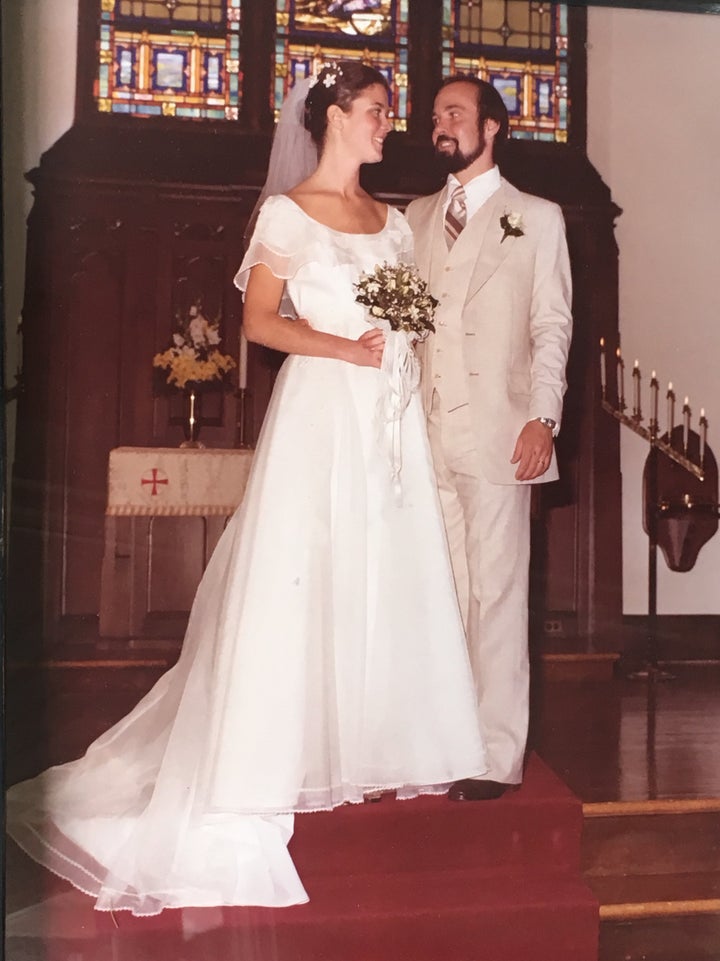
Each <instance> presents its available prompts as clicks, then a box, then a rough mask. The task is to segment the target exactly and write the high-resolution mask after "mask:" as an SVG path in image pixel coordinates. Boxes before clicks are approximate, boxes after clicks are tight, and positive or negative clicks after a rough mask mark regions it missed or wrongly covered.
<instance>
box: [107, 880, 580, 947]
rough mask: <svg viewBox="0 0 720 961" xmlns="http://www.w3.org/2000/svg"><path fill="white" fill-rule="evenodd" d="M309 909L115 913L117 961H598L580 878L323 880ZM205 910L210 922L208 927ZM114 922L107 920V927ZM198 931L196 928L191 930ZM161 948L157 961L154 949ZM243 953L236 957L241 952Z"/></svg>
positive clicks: (313, 890)
mask: <svg viewBox="0 0 720 961" xmlns="http://www.w3.org/2000/svg"><path fill="white" fill-rule="evenodd" d="M310 896H311V899H312V900H311V903H310V904H307V905H300V906H298V907H294V908H287V909H284V910H282V911H273V910H269V909H253V908H226V909H224V910H223V911H222V912H217V913H216V914H215V915H214V916H213V914H212V911H207V912H201V911H196V912H194V915H195V922H196V923H195V924H194V925H191V926H190V927H188V925H187V918H186V919H185V920H184V921H183V918H182V917H181V915H182V914H185V915H187V912H178V911H173V912H164V914H163V915H161V916H160V917H158V918H147V919H139V918H132V917H128V916H124V915H121V916H119V917H118V923H119V925H120V927H119V929H118V935H119V937H118V944H119V945H120V946H121V953H120V954H119V956H118V957H117V958H116V959H115V961H145V959H146V958H147V959H148V961H150V959H153V961H157V958H158V957H161V958H163V959H164V958H165V957H169V955H168V953H167V952H168V950H169V949H170V947H171V945H172V944H174V943H175V942H177V945H176V946H177V948H178V950H179V949H180V945H181V943H182V945H183V946H184V951H185V954H178V957H185V956H186V954H187V956H188V957H192V958H208V959H210V958H213V959H217V958H231V957H232V958H235V957H238V958H240V957H241V958H242V961H596V958H597V942H598V911H597V902H596V901H595V899H594V897H593V896H592V894H591V893H590V891H589V890H588V888H587V887H585V885H584V884H583V883H582V882H581V881H580V880H579V879H577V878H572V877H571V878H558V877H551V878H549V877H542V876H533V877H520V878H510V877H502V878H493V879H488V878H481V877H478V876H476V875H474V874H468V873H467V872H444V873H437V872H433V873H432V874H424V873H416V874H412V875H407V874H402V875H386V876H379V875H372V876H367V875H363V876H353V877H344V878H334V879H331V878H317V879H315V882H314V883H313V885H312V886H311V891H310ZM203 914H204V915H205V917H206V919H207V922H208V924H207V926H204V925H203V923H202V918H203ZM108 924H109V922H108V921H105V922H104V926H105V927H107V926H108ZM193 928H194V932H193V931H192V929H193ZM160 943H162V949H159V953H158V954H155V957H154V958H153V944H157V945H158V946H159V944H160ZM238 952H240V953H238Z"/></svg>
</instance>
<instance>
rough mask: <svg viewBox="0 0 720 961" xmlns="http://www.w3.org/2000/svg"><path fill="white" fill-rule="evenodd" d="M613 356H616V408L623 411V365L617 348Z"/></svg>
mask: <svg viewBox="0 0 720 961" xmlns="http://www.w3.org/2000/svg"><path fill="white" fill-rule="evenodd" d="M615 354H616V356H617V382H618V407H619V408H620V410H621V411H623V410H625V363H624V361H623V359H622V354H621V353H620V348H619V347H618V349H617V350H616V351H615Z"/></svg>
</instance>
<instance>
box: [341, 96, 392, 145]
mask: <svg viewBox="0 0 720 961" xmlns="http://www.w3.org/2000/svg"><path fill="white" fill-rule="evenodd" d="M389 112H390V110H389V106H388V96H387V91H386V90H385V88H384V87H383V86H382V84H379V83H376V84H373V85H372V86H371V87H366V88H365V89H364V90H361V91H360V93H359V94H358V96H357V97H356V98H355V100H353V102H352V104H351V105H350V110H349V111H348V113H346V114H345V115H344V121H345V137H346V143H347V144H348V146H349V147H350V148H351V149H352V150H353V152H354V153H356V154H357V159H358V162H359V163H378V162H379V161H380V160H382V151H383V143H384V142H385V138H386V137H387V135H388V133H389V132H390V130H392V124H391V123H390V120H389Z"/></svg>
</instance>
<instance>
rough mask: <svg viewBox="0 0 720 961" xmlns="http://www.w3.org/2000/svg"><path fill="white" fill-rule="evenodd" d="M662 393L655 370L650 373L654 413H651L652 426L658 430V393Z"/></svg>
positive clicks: (651, 405)
mask: <svg viewBox="0 0 720 961" xmlns="http://www.w3.org/2000/svg"><path fill="white" fill-rule="evenodd" d="M659 393H660V385H659V384H658V379H657V374H656V373H655V371H653V372H652V374H651V375H650V409H651V411H652V413H651V414H650V427H651V428H653V427H654V428H655V430H656V431H657V426H658V394H659Z"/></svg>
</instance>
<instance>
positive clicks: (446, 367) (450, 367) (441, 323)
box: [423, 221, 475, 412]
mask: <svg viewBox="0 0 720 961" xmlns="http://www.w3.org/2000/svg"><path fill="white" fill-rule="evenodd" d="M440 226H441V228H442V222H441V221H440ZM474 254H475V251H473V248H472V246H471V245H470V244H469V243H468V242H467V238H466V237H465V236H464V231H463V233H461V234H460V236H459V237H458V239H457V240H456V241H455V243H454V244H453V247H452V250H448V249H447V246H446V243H445V238H444V235H443V232H442V229H440V230H436V231H435V236H434V238H433V256H432V262H431V266H430V290H431V291H432V292H433V295H434V296H435V297H436V298H437V299H438V301H439V304H438V306H437V308H436V310H435V333H434V334H431V335H430V337H429V338H428V342H427V343H426V345H425V369H424V371H423V374H424V378H425V386H426V390H425V400H426V405H429V404H430V403H431V402H432V393H433V390H434V391H436V392H437V394H438V395H439V397H440V402H441V406H442V410H443V411H446V412H447V411H451V410H454V409H455V408H456V407H462V406H463V405H464V404H467V403H468V402H469V392H468V383H467V369H466V365H465V359H464V356H463V351H464V340H465V333H464V330H463V324H462V312H463V308H464V306H465V297H466V294H467V278H468V276H469V271H470V268H471V265H472V258H473V256H474Z"/></svg>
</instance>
